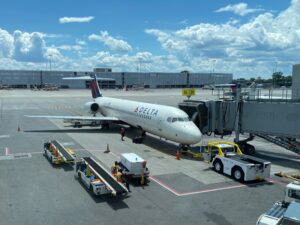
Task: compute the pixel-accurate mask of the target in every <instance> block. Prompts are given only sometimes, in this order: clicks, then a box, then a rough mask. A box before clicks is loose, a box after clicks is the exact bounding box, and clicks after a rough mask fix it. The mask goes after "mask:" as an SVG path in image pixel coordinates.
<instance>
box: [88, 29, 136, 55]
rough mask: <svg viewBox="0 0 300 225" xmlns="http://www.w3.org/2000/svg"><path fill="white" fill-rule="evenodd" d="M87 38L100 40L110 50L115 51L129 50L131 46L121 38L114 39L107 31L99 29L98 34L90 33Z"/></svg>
mask: <svg viewBox="0 0 300 225" xmlns="http://www.w3.org/2000/svg"><path fill="white" fill-rule="evenodd" d="M88 39H89V40H90V41H100V42H102V43H103V44H104V45H106V46H108V47H109V48H110V49H111V50H113V51H117V52H130V51H132V47H131V46H130V45H129V44H128V43H127V42H126V41H123V40H121V39H116V38H114V37H112V36H110V35H109V33H108V32H107V31H100V35H96V34H91V35H90V36H89V37H88Z"/></svg>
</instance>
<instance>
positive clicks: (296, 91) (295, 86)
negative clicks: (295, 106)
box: [292, 64, 300, 100]
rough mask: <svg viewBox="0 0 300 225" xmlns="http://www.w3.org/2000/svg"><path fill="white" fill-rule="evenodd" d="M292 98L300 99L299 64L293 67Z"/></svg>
mask: <svg viewBox="0 0 300 225" xmlns="http://www.w3.org/2000/svg"><path fill="white" fill-rule="evenodd" d="M292 96H293V97H292V98H293V99H295V100H299V99H300V64H295V65H293V82H292Z"/></svg>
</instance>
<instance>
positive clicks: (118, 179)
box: [116, 170, 122, 183]
mask: <svg viewBox="0 0 300 225" xmlns="http://www.w3.org/2000/svg"><path fill="white" fill-rule="evenodd" d="M116 178H117V181H119V182H121V183H122V172H121V170H118V172H117V174H116Z"/></svg>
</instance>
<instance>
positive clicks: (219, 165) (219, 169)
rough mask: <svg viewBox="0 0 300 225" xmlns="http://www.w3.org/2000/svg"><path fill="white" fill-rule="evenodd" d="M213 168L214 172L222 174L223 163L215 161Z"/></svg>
mask: <svg viewBox="0 0 300 225" xmlns="http://www.w3.org/2000/svg"><path fill="white" fill-rule="evenodd" d="M213 166H214V169H215V171H216V172H218V173H223V163H222V162H221V161H220V160H216V161H215V162H214V165H213Z"/></svg>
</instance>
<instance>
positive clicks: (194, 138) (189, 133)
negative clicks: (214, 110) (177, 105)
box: [182, 123, 202, 144]
mask: <svg viewBox="0 0 300 225" xmlns="http://www.w3.org/2000/svg"><path fill="white" fill-rule="evenodd" d="M201 138H202V134H201V131H200V130H199V129H198V127H197V126H196V125H195V124H193V123H192V124H191V125H190V126H188V127H187V129H186V135H185V143H182V144H197V143H198V142H200V141H201Z"/></svg>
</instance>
